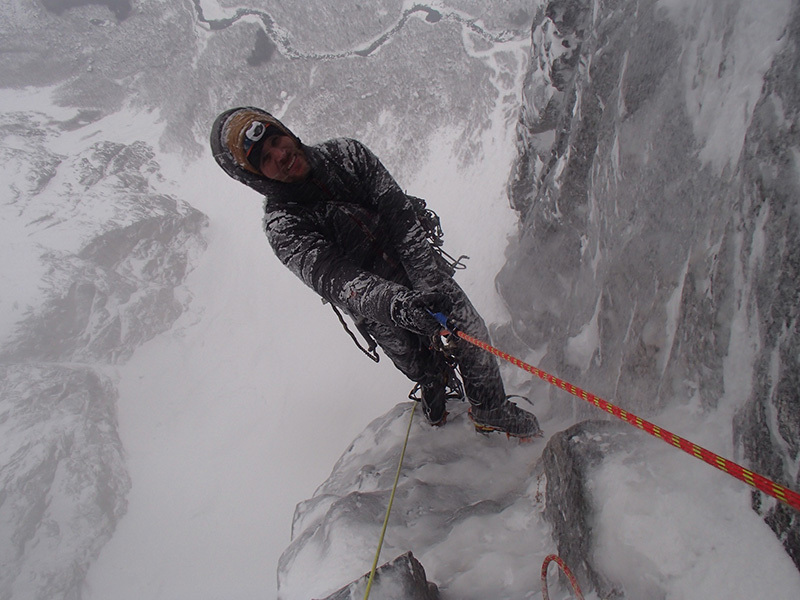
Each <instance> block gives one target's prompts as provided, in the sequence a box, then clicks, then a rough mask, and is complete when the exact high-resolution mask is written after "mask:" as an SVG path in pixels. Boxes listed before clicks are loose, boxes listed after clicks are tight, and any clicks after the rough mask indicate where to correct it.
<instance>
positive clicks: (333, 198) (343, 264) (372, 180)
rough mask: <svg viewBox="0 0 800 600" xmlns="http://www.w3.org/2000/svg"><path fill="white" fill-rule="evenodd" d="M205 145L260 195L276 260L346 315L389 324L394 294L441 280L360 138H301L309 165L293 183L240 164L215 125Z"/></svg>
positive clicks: (404, 205)
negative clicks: (305, 175)
mask: <svg viewBox="0 0 800 600" xmlns="http://www.w3.org/2000/svg"><path fill="white" fill-rule="evenodd" d="M298 141H299V140H298ZM211 145H212V150H213V152H214V157H215V158H216V160H217V162H218V163H219V164H220V166H221V167H222V168H223V169H224V170H225V171H226V172H227V173H228V174H229V175H230V176H231V177H233V178H235V179H237V180H238V181H241V182H242V183H244V184H245V185H248V186H249V187H251V188H252V189H254V190H256V191H258V192H260V193H262V194H264V196H265V200H264V221H263V224H264V231H265V233H266V234H267V238H268V240H269V243H270V245H271V246H272V248H273V250H274V252H275V254H276V256H277V257H278V259H279V260H280V261H281V262H282V263H283V264H285V265H286V266H287V267H288V268H289V269H290V270H291V271H292V272H293V273H294V274H295V275H297V276H298V277H299V278H300V279H301V280H302V281H303V282H304V283H305V284H306V285H308V286H309V287H311V288H312V289H313V290H314V291H316V292H317V293H318V294H319V295H320V296H322V297H323V298H325V299H326V300H328V301H329V302H331V303H333V304H334V305H336V306H338V307H340V308H342V309H343V310H345V311H346V312H348V313H349V314H350V315H352V316H353V317H355V318H365V319H369V320H373V321H378V322H382V323H386V324H392V323H393V321H392V315H391V310H392V302H393V300H394V299H395V298H396V297H398V295H402V294H403V293H407V292H408V290H409V289H414V290H416V291H430V290H433V289H435V288H437V287H439V285H440V284H441V283H442V282H443V281H444V280H446V279H449V276H448V275H447V274H446V273H445V272H444V271H443V269H442V268H441V263H440V259H439V257H438V255H436V253H435V252H434V250H433V247H432V246H431V244H430V243H429V242H428V241H427V240H426V237H425V232H424V230H423V229H422V227H421V226H420V224H419V222H418V220H417V215H416V212H415V210H414V207H413V206H412V204H411V202H410V201H409V199H408V198H407V197H406V195H405V193H403V191H402V190H401V189H400V187H399V186H398V184H397V182H396V181H395V180H394V178H393V177H392V176H391V175H390V174H389V172H388V171H387V170H386V168H385V167H384V166H383V165H382V164H381V162H380V160H378V158H377V157H376V156H375V155H374V154H373V153H372V152H371V151H370V150H369V149H368V148H367V147H366V146H364V145H363V144H362V143H360V142H358V141H356V140H352V139H346V138H339V139H334V140H329V141H327V142H323V143H321V144H318V145H315V146H305V145H303V149H304V151H305V153H306V156H307V158H308V161H309V165H310V166H311V172H310V175H309V177H308V178H307V179H305V180H303V181H300V182H296V183H283V182H279V181H275V180H271V179H268V178H266V177H260V176H258V175H255V174H253V173H250V172H249V171H246V170H245V169H242V168H241V167H239V166H238V165H237V164H236V163H235V162H234V161H233V158H232V156H231V155H230V153H229V152H227V150H225V149H224V148H223V147H222V144H221V143H220V141H219V133H218V132H216V133H215V132H214V131H212V135H211Z"/></svg>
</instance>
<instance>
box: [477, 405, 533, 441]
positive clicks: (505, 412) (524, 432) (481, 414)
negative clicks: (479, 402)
mask: <svg viewBox="0 0 800 600" xmlns="http://www.w3.org/2000/svg"><path fill="white" fill-rule="evenodd" d="M469 418H470V420H471V421H472V423H473V424H474V425H475V429H476V430H478V431H480V432H482V433H483V432H490V431H499V432H501V433H505V434H506V435H507V436H508V437H515V438H520V439H524V440H530V439H532V438H535V437H542V435H543V434H542V429H541V428H540V427H539V421H538V420H537V419H536V417H535V416H534V415H533V414H532V413H529V412H527V411H524V410H522V409H521V408H519V407H518V406H517V405H516V404H514V403H513V402H509V401H508V400H506V401H505V402H503V404H501V405H500V406H498V407H496V408H491V409H483V408H480V407H478V406H471V407H470V409H469Z"/></svg>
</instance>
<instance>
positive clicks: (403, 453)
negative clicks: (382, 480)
mask: <svg viewBox="0 0 800 600" xmlns="http://www.w3.org/2000/svg"><path fill="white" fill-rule="evenodd" d="M416 408H417V403H416V402H415V403H414V404H412V405H411V414H410V415H409V417H408V429H407V430H406V439H405V441H404V442H403V450H402V451H401V452H400V461H399V462H398V463H397V474H396V475H395V476H394V485H393V486H392V493H391V495H390V496H389V506H387V507H386V516H385V517H384V519H383V529H381V537H380V539H379V540H378V550H377V552H375V560H373V561H372V569H370V572H369V579H368V580H367V589H366V591H365V592H364V600H367V598H369V591H370V590H371V589H372V581H373V580H374V579H375V569H377V567H378V559H379V558H380V555H381V548H382V547H383V538H384V536H385V535H386V526H387V525H388V524H389V514H390V513H391V512H392V504H393V503H394V495H395V492H397V482H398V481H400V469H402V468H403V459H404V458H405V456H406V447H407V446H408V436H409V435H410V434H411V422H412V421H413V420H414V411H415V410H416Z"/></svg>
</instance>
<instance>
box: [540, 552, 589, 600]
mask: <svg viewBox="0 0 800 600" xmlns="http://www.w3.org/2000/svg"><path fill="white" fill-rule="evenodd" d="M551 562H554V563H556V564H557V565H558V568H559V569H561V570H562V571H564V575H566V576H567V580H569V584H570V585H571V586H572V589H573V590H574V592H575V598H577V600H583V594H582V593H581V588H580V586H579V585H578V580H577V579H575V575H573V574H572V571H570V570H569V567H568V566H567V565H566V563H565V562H564V561H563V560H561V557H559V556H556V555H555V554H550V555H548V556H547V558H545V559H544V562H543V563H542V600H550V594H549V593H548V592H547V567H548V566H550V563H551Z"/></svg>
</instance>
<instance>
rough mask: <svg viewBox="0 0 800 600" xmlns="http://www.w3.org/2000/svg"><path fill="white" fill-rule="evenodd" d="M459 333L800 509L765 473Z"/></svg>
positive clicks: (797, 499)
mask: <svg viewBox="0 0 800 600" xmlns="http://www.w3.org/2000/svg"><path fill="white" fill-rule="evenodd" d="M456 335H457V336H458V337H460V338H461V339H463V340H465V341H467V342H469V343H470V344H473V345H474V346H477V347H478V348H482V349H483V350H486V351H487V352H490V353H492V354H494V355H495V356H497V357H499V358H502V359H503V360H505V361H508V362H510V363H511V364H512V365H515V366H517V367H519V368H520V369H523V370H524V371H527V372H529V373H531V374H533V375H536V376H537V377H539V378H540V379H543V380H544V381H546V382H547V383H549V384H551V385H554V386H556V387H559V388H561V389H562V390H564V391H565V392H569V393H570V394H572V395H573V396H576V397H578V398H581V399H583V400H586V402H589V403H591V404H594V405H595V406H597V407H598V408H600V409H602V410H605V411H606V412H608V413H610V414H612V415H614V416H615V417H617V418H619V419H622V420H623V421H626V422H628V423H630V424H631V425H633V426H634V427H638V428H639V429H641V430H643V431H646V432H647V433H649V434H650V435H652V436H654V437H657V438H658V439H660V440H662V441H664V442H666V443H668V444H670V445H672V446H675V447H676V448H680V449H681V450H683V451H684V452H686V453H687V454H691V455H692V456H694V457H695V458H699V459H700V460H703V461H705V462H707V463H708V464H710V465H711V466H712V467H715V468H717V469H719V470H720V471H724V472H725V473H728V475H732V476H733V477H735V478H736V479H739V480H740V481H744V482H745V483H746V484H748V485H751V486H753V487H754V488H756V489H758V490H760V491H762V492H764V493H765V494H768V495H770V496H772V497H773V498H777V499H778V500H780V501H781V502H783V503H784V504H787V505H789V506H791V507H792V508H794V509H795V510H797V511H800V494H798V493H797V492H795V491H792V490H790V489H789V488H787V487H785V486H783V485H781V484H779V483H775V482H774V481H772V480H770V479H767V478H766V477H764V476H763V475H759V474H758V473H754V472H753V471H750V470H749V469H745V468H744V467H743V466H741V465H738V464H736V463H735V462H732V461H730V460H728V459H727V458H724V457H722V456H720V455H718V454H714V453H713V452H711V451H710V450H706V449H705V448H703V447H701V446H698V445H697V444H695V443H693V442H690V441H689V440H687V439H684V438H682V437H680V436H679V435H676V434H674V433H672V432H670V431H667V430H666V429H663V428H661V427H659V426H658V425H654V424H653V423H650V422H649V421H645V420H644V419H641V418H639V417H637V416H636V415H634V414H633V413H629V412H628V411H626V410H623V409H621V408H619V407H618V406H614V405H613V404H611V403H610V402H607V401H606V400H603V399H602V398H598V397H597V396H595V395H594V394H590V393H589V392H586V391H584V390H582V389H581V388H579V387H576V386H574V385H572V384H571V383H568V382H566V381H564V380H563V379H559V378H558V377H554V376H553V375H550V374H548V373H545V372H544V371H542V370H541V369H537V368H536V367H534V366H531V365H529V364H528V363H525V362H522V361H521V360H519V359H518V358H514V357H513V356H511V355H510V354H506V353H505V352H502V351H501V350H498V349H497V348H495V347H493V346H490V345H489V344H487V343H486V342H482V341H481V340H479V339H477V338H474V337H472V336H471V335H467V334H466V333H464V332H463V331H456Z"/></svg>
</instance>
